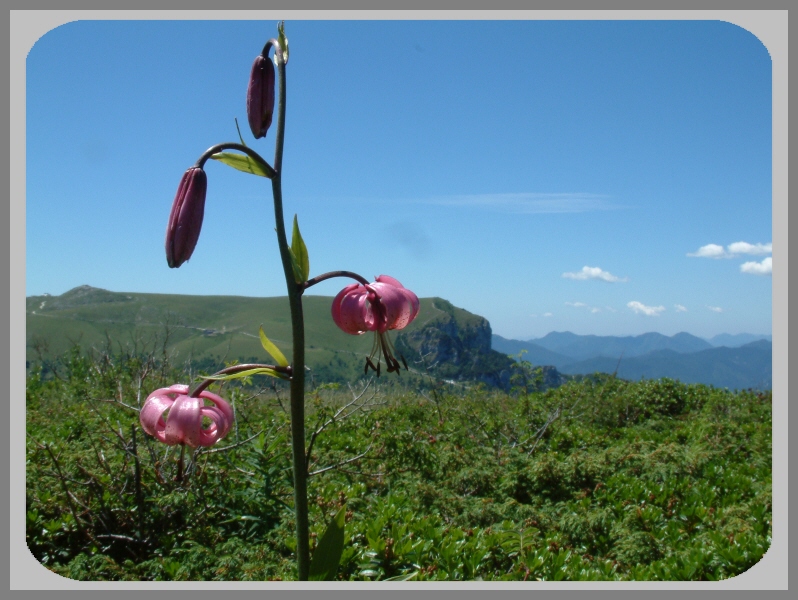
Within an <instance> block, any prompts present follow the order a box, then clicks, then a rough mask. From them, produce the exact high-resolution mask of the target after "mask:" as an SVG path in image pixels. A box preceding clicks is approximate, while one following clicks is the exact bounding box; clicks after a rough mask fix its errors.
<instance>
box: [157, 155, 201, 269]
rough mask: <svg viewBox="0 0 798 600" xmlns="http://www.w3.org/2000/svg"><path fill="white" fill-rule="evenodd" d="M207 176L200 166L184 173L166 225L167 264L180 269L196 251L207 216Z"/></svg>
mask: <svg viewBox="0 0 798 600" xmlns="http://www.w3.org/2000/svg"><path fill="white" fill-rule="evenodd" d="M207 189H208V177H207V175H205V171H203V170H202V169H201V168H200V167H191V168H190V169H189V170H188V171H186V172H185V173H184V174H183V179H181V180H180V187H178V188H177V195H176V196H175V201H174V203H173V204H172V212H171V213H170V214H169V223H168V224H167V226H166V262H167V263H168V264H169V266H170V267H172V268H174V267H179V266H180V265H182V264H183V263H184V262H186V261H187V260H188V259H189V258H191V254H192V253H193V252H194V247H195V246H196V245H197V240H198V239H199V234H200V230H201V229H202V217H203V215H204V214H205V192H206V191H207Z"/></svg>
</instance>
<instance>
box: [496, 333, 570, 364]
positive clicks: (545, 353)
mask: <svg viewBox="0 0 798 600" xmlns="http://www.w3.org/2000/svg"><path fill="white" fill-rule="evenodd" d="M491 347H492V348H493V349H494V350H497V351H499V352H502V353H503V354H507V355H509V356H513V357H515V356H517V355H518V354H519V353H520V352H521V351H522V350H526V354H524V357H523V360H526V361H529V362H530V363H532V364H533V365H552V366H554V367H556V368H557V369H559V370H562V369H563V367H565V366H566V365H570V364H571V363H573V362H576V359H574V358H572V357H570V356H565V355H564V354H560V353H558V352H552V351H551V350H547V349H546V348H543V347H541V346H538V345H537V344H535V343H534V342H531V341H529V342H522V341H520V340H508V339H506V338H503V337H502V336H500V335H496V334H493V336H492V337H491Z"/></svg>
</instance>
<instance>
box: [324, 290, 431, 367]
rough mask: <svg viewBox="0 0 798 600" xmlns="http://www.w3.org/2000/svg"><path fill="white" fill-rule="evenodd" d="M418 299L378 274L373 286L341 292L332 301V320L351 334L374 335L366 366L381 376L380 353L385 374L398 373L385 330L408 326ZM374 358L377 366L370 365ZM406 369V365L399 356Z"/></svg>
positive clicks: (415, 310)
mask: <svg viewBox="0 0 798 600" xmlns="http://www.w3.org/2000/svg"><path fill="white" fill-rule="evenodd" d="M418 309H419V303H418V296H416V295H415V294H414V293H413V292H411V291H410V290H408V289H407V288H405V287H404V286H403V285H402V284H401V283H399V282H398V281H397V280H396V279H394V278H393V277H389V276H388V275H380V276H379V277H377V279H376V281H375V282H374V283H369V284H366V285H364V284H360V283H353V284H351V285H348V286H346V287H345V288H344V289H343V290H341V291H340V292H339V293H338V295H337V296H336V297H335V299H334V300H333V304H332V318H333V321H335V324H336V325H338V327H339V328H340V329H342V330H343V331H344V332H346V333H349V334H351V335H361V334H363V333H365V332H367V331H373V332H375V334H376V335H375V337H374V345H373V346H372V349H371V354H370V355H369V357H368V358H367V359H366V367H365V371H366V372H368V369H369V367H371V368H372V369H373V370H375V371H376V372H377V375H378V376H379V374H380V354H381V355H382V356H383V357H384V358H385V364H386V365H388V372H389V373H392V372H393V371H396V372H397V373H398V372H399V366H400V365H399V361H398V360H396V358H395V357H394V355H393V354H394V348H393V345H392V344H391V340H390V339H389V338H388V334H387V332H388V330H390V329H402V328H404V327H407V325H409V324H410V322H411V321H412V320H413V319H415V318H416V315H417V314H418ZM375 356H376V357H377V365H376V366H375V365H374V363H373V362H372V359H373V358H374V357H375ZM399 356H400V358H401V359H402V363H403V364H404V366H405V369H407V362H406V361H405V359H404V357H403V356H401V355H399Z"/></svg>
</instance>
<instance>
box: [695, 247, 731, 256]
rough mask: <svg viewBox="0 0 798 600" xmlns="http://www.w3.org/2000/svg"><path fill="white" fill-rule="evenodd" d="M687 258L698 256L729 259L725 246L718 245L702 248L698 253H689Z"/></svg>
mask: <svg viewBox="0 0 798 600" xmlns="http://www.w3.org/2000/svg"><path fill="white" fill-rule="evenodd" d="M687 256H697V257H699V258H729V255H728V254H726V250H724V249H723V246H718V245H717V244H707V245H706V246H701V247H700V248H699V249H698V251H697V252H688V253H687Z"/></svg>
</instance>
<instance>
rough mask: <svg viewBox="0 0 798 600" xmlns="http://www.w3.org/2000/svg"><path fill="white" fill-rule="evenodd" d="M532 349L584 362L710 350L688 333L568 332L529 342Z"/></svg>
mask: <svg viewBox="0 0 798 600" xmlns="http://www.w3.org/2000/svg"><path fill="white" fill-rule="evenodd" d="M532 343H534V344H535V345H536V346H540V347H542V348H545V349H546V350H550V351H552V352H556V353H558V354H562V355H564V356H567V357H570V358H572V359H574V360H586V359H588V358H593V357H596V356H604V357H608V358H615V359H616V360H617V359H618V358H621V356H623V357H624V358H631V357H634V356H642V355H644V354H648V353H649V352H654V351H656V350H673V351H674V352H679V353H684V352H697V351H699V350H707V349H709V348H712V344H710V343H709V342H708V341H706V340H703V339H701V338H699V337H696V336H694V335H690V334H689V333H677V334H676V335H673V336H671V337H668V336H665V335H662V334H661V333H644V334H642V335H637V336H626V337H616V336H598V335H576V334H575V333H571V332H570V331H565V332H558V331H552V332H551V333H549V334H547V335H545V336H543V337H542V338H538V339H535V340H532Z"/></svg>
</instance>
